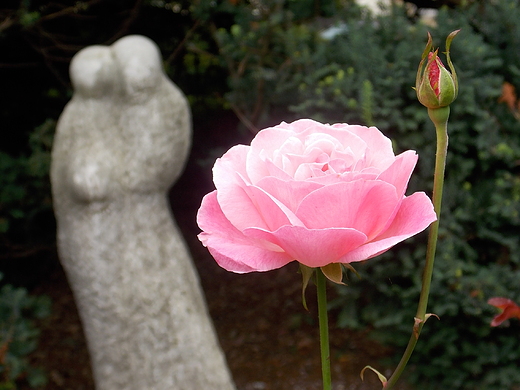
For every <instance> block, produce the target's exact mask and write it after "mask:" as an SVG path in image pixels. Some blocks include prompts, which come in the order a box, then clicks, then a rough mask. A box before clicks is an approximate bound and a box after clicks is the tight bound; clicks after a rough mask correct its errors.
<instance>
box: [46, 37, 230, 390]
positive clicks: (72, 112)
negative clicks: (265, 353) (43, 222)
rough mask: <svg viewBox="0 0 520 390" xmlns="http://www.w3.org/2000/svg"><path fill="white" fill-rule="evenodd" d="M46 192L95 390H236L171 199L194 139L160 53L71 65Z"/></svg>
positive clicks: (133, 48) (120, 47) (109, 55)
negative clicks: (170, 191)
mask: <svg viewBox="0 0 520 390" xmlns="http://www.w3.org/2000/svg"><path fill="white" fill-rule="evenodd" d="M70 72H71V78H72V82H73V86H74V95H73V97H72V100H71V101H70V102H69V103H68V105H67V106H66V107H65V109H64V111H63V113H62V115H61V117H60V119H59V122H58V127H57V132H56V137H55V142H54V147H53V152H52V167H51V180H52V190H53V199H54V208H55V214H56V218H57V224H58V248H59V255H60V259H61V262H62V264H63V266H64V268H65V271H66V273H67V276H68V279H69V282H70V284H71V287H72V289H73V292H74V295H75V299H76V302H77V305H78V309H79V312H80V316H81V318H82V321H83V325H84V329H85V333H86V336H87V341H88V345H89V350H90V355H91V360H92V367H93V371H94V377H95V381H96V388H97V389H98V390H144V389H146V390H153V389H155V390H168V389H179V390H190V389H193V390H201V389H205V390H208V389H215V390H232V389H233V388H234V386H233V384H232V380H231V378H230V374H229V371H228V368H227V366H226V362H225V360H224V357H223V354H222V352H221V350H220V347H219V345H218V342H217V339H216V336H215V332H214V329H213V327H212V324H211V321H210V318H209V315H208V312H207V308H206V304H205V301H204V298H203V295H202V292H201V288H200V284H199V280H198V277H197V275H196V273H195V269H194V266H193V265H192V262H191V259H190V256H189V253H188V251H187V249H186V246H185V244H184V242H183V240H182V238H181V234H180V232H179V230H178V228H177V226H176V225H175V223H174V222H173V220H172V217H171V213H170V210H169V205H168V202H167V198H166V192H167V190H168V188H169V187H170V186H171V185H172V184H173V182H174V181H175V180H176V179H177V177H178V176H179V174H180V172H181V171H182V168H183V165H184V162H185V160H186V157H187V154H188V149H189V146H190V139H191V133H190V131H191V118H190V111H189V107H188V104H187V102H186V99H185V97H184V95H183V94H182V93H181V92H180V91H179V89H178V88H177V87H176V86H175V85H174V84H173V83H172V82H171V81H169V80H168V79H167V77H166V76H165V74H164V72H163V70H162V66H161V59H160V55H159V51H158V49H157V47H156V46H155V44H154V43H153V42H152V41H150V40H149V39H147V38H145V37H142V36H128V37H125V38H122V39H120V40H119V41H117V42H116V43H114V44H113V45H112V46H110V47H106V46H91V47H87V48H85V49H83V50H81V51H80V52H79V53H78V54H76V56H75V57H74V59H73V61H72V63H71V67H70Z"/></svg>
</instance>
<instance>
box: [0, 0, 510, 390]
mask: <svg viewBox="0 0 520 390" xmlns="http://www.w3.org/2000/svg"><path fill="white" fill-rule="evenodd" d="M362 3H365V2H364V1H363V2H362ZM385 4H386V5H385V6H384V8H383V9H382V10H380V11H377V12H373V11H372V9H371V8H366V7H361V6H360V5H359V4H357V3H355V2H354V1H349V0H250V1H246V0H218V1H217V0H215V1H210V0H196V1H163V0H132V1H129V0H126V1H123V0H89V1H72V0H68V1H66V0H55V1H46V0H41V1H38V0H18V1H15V0H2V2H1V4H0V129H1V138H0V273H1V275H2V280H1V281H0V283H1V287H0V389H2V390H3V389H6V390H7V389H72V390H81V389H84V390H91V389H93V388H94V387H93V382H92V376H91V371H90V366H89V362H88V354H87V351H86V346H85V341H84V338H83V333H82V329H81V324H80V322H79V320H78V316H77V312H76V308H75V306H74V301H73V298H72V295H71V292H70V289H69V287H68V284H67V281H66V278H65V276H64V274H63V271H62V269H61V266H60V264H59V261H58V259H57V255H56V244H55V228H56V227H55V222H54V216H53V211H52V199H51V196H50V184H49V176H48V171H49V164H50V150H51V147H52V140H53V134H54V130H55V125H56V121H57V119H58V117H59V115H60V113H61V111H62V110H63V108H64V106H65V104H66V103H67V102H68V100H69V99H70V98H71V95H72V90H71V86H70V80H69V76H68V66H69V62H70V60H71V58H72V56H73V55H74V54H75V53H76V52H78V51H79V50H80V49H82V48H83V47H85V46H88V45H93V44H104V45H110V44H111V43H113V42H114V41H115V40H117V39H118V38H120V37H122V36H124V35H128V34H142V35H145V36H148V37H150V38H151V39H153V40H154V41H155V42H156V43H157V44H158V45H159V47H160V49H161V51H162V55H163V58H164V67H165V69H166V72H167V74H168V75H169V77H170V78H171V79H172V80H173V81H174V82H175V83H176V84H177V85H178V86H179V87H180V88H181V89H182V90H183V91H184V93H185V94H186V95H187V97H188V99H189V101H190V104H191V108H192V112H193V126H194V143H193V148H192V153H191V156H190V160H189V161H188V164H187V166H186V170H185V173H184V175H183V176H182V177H181V179H180V180H179V181H178V182H177V184H176V185H175V186H174V187H173V188H172V190H171V191H170V199H171V204H172V210H173V212H174V214H175V218H176V220H177V222H178V224H179V226H180V227H181V230H182V231H183V234H184V236H185V239H186V241H187V243H188V245H189V247H190V249H191V251H192V255H193V258H194V261H195V264H196V266H197V269H198V271H199V274H200V277H201V283H202V286H203V288H204V291H205V293H206V296H207V300H208V306H209V309H210V313H211V315H212V318H213V320H214V323H215V327H216V329H217V332H218V335H219V338H220V341H221V343H222V347H223V349H224V351H225V353H226V357H227V359H228V362H229V365H230V368H231V370H232V373H233V376H234V378H235V380H236V383H237V388H238V390H248V389H264V390H265V389H273V390H276V389H302V390H307V389H319V388H320V379H319V378H320V369H319V361H318V358H319V355H318V344H317V338H318V337H317V321H316V314H315V310H314V309H315V305H314V301H313V297H312V295H313V294H312V291H313V289H312V288H311V289H309V291H308V292H307V295H308V300H309V309H310V310H309V312H307V311H305V310H304V309H303V307H302V302H301V290H300V289H301V280H300V275H298V274H297V267H296V266H295V265H294V264H293V265H290V266H288V267H285V268H284V269H281V270H277V271H272V272H270V273H269V275H266V274H251V275H234V274H230V273H227V272H225V271H223V270H221V269H219V268H218V267H217V266H216V265H215V264H214V261H213V260H212V259H211V257H210V256H209V255H208V253H207V251H206V250H205V249H204V248H203V247H202V246H201V245H200V243H199V242H198V240H197V239H196V234H198V232H199V230H198V228H197V226H196V223H195V215H196V212H197V209H198V207H199V205H200V200H201V198H202V196H203V195H204V194H206V193H207V192H209V191H211V190H212V188H213V187H212V182H211V167H212V165H213V163H214V161H215V158H217V157H219V156H220V155H222V153H223V152H224V151H225V150H227V149H228V148H229V147H231V146H232V145H234V144H237V143H248V142H249V141H250V140H251V139H252V137H253V136H254V134H255V133H256V132H257V131H258V130H259V129H261V128H264V127H267V126H270V125H275V124H278V123H280V122H281V121H292V120H294V119H297V118H302V117H310V118H313V119H316V120H320V121H323V122H329V123H333V122H346V123H351V124H365V125H375V126H377V127H378V128H379V129H380V130H381V131H382V132H383V133H385V134H386V135H387V136H388V137H390V138H391V139H392V140H393V142H394V148H395V151H396V153H398V152H401V151H404V150H407V149H413V150H416V151H417V152H418V154H419V156H420V159H419V164H418V167H417V169H416V172H415V174H414V176H413V178H412V181H411V185H410V189H409V191H410V192H412V191H417V190H423V191H426V192H427V193H429V192H430V190H431V186H432V172H433V161H434V153H435V131H434V128H433V125H432V124H431V123H430V121H429V119H428V117H427V112H426V109H424V108H423V107H422V106H421V105H420V104H419V103H418V102H417V100H416V97H415V92H414V90H413V89H412V86H413V85H414V84H415V75H416V72H417V66H418V63H419V61H420V56H421V54H422V51H423V49H424V46H425V44H426V39H427V31H429V32H430V33H431V34H432V36H433V39H434V45H435V46H440V48H441V50H440V51H442V50H444V39H445V38H446V36H447V35H448V34H449V33H450V32H451V31H453V30H456V29H462V31H461V33H460V34H459V35H458V36H457V37H456V38H455V40H454V42H453V45H452V47H451V53H452V59H453V62H454V64H455V67H456V69H457V73H458V76H459V80H460V91H459V98H458V99H457V100H456V101H455V103H454V104H452V114H451V118H450V125H449V136H450V151H449V157H448V163H447V170H446V171H447V177H446V184H445V197H444V203H443V212H442V219H441V228H440V229H441V231H440V242H439V247H438V250H437V253H438V255H437V260H436V268H435V274H434V280H433V285H432V295H431V300H430V309H429V311H430V312H432V313H435V314H437V315H438V316H439V317H440V318H441V320H440V321H437V320H433V319H432V320H430V321H429V322H428V323H427V325H426V326H425V328H424V331H423V333H422V335H421V339H420V341H419V344H418V347H417V350H416V352H415V354H414V356H413V357H412V360H411V362H410V366H409V368H408V369H407V371H406V375H405V376H404V382H405V383H406V385H403V388H407V389H422V390H423V389H424V390H428V389H440V388H442V389H444V390H455V389H461V390H473V389H479V390H495V389H496V390H515V389H516V390H518V389H520V367H519V362H520V323H519V321H516V320H512V321H508V322H506V323H504V324H503V325H502V326H500V327H498V328H491V327H490V322H491V319H492V318H493V316H494V315H495V314H496V311H495V310H494V308H492V307H491V306H489V305H488V304H487V303H486V302H487V300H488V299H489V298H491V297H494V296H503V297H506V298H510V299H513V300H516V301H517V302H518V301H519V300H520V269H519V266H520V176H519V173H520V102H519V100H518V97H517V93H516V91H517V90H518V89H519V88H520V24H519V23H518V21H519V20H520V2H519V1H518V0H473V1H471V0H466V1H464V0H458V1H457V0H451V1H449V0H446V1H440V0H439V1H435V0H430V1H428V0H416V1H398V2H393V3H392V2H391V1H387V2H385ZM425 243H426V237H425V235H424V234H421V235H419V236H417V237H414V238H413V239H410V240H407V241H406V242H404V243H402V244H400V245H398V246H396V247H395V248H394V249H393V250H392V251H390V252H388V253H386V254H384V255H382V256H380V257H378V258H376V259H372V260H370V261H368V262H365V263H361V264H358V265H356V270H357V271H358V272H359V275H360V277H359V278H358V277H356V276H354V275H352V276H351V277H350V279H349V281H348V286H341V287H333V286H331V287H330V290H331V291H330V294H331V296H332V301H331V304H330V317H331V326H332V327H333V330H332V336H331V337H332V340H331V341H332V347H333V356H332V358H333V369H334V374H333V375H334V376H333V378H334V380H335V381H336V382H337V389H338V390H339V389H365V388H367V389H368V388H379V386H380V385H378V384H377V381H371V379H369V380H368V381H367V382H365V383H363V382H361V380H360V379H359V371H360V369H361V368H362V367H363V366H365V365H367V364H370V365H372V366H375V367H378V368H380V370H381V371H383V372H385V369H391V368H392V367H394V365H395V363H396V359H398V358H399V357H400V353H401V351H402V350H403V347H404V345H405V344H406V342H407V340H408V338H409V335H410V332H411V328H412V325H413V316H414V314H415V310H416V305H417V301H418V295H419V291H420V283H421V269H422V264H423V261H424V254H425ZM367 376H369V375H368V374H367ZM372 379H373V378H372ZM347 383H350V384H349V385H347Z"/></svg>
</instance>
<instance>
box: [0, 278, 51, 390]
mask: <svg viewBox="0 0 520 390" xmlns="http://www.w3.org/2000/svg"><path fill="white" fill-rule="evenodd" d="M0 278H1V275H0ZM49 313H50V300H49V298H48V297H45V296H36V297H35V296H29V295H28V294H27V290H25V289H24V288H15V287H13V286H11V285H9V284H6V285H4V286H2V287H1V288H0V363H1V364H0V389H5V390H7V389H16V382H17V381H20V380H25V381H26V382H27V383H28V384H29V385H30V386H31V387H38V386H42V385H45V383H46V381H47V378H46V376H45V373H44V372H43V371H42V370H41V369H39V368H36V367H33V366H31V365H30V364H29V361H28V358H27V356H28V355H29V354H30V353H31V352H33V351H34V350H35V349H36V347H37V344H38V336H39V331H38V330H37V328H36V327H35V326H34V323H33V320H34V319H36V318H44V317H46V316H48V315H49Z"/></svg>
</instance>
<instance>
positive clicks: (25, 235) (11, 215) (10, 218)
mask: <svg viewBox="0 0 520 390" xmlns="http://www.w3.org/2000/svg"><path fill="white" fill-rule="evenodd" d="M54 127H55V122H54V121H53V120H50V119H49V120H47V121H46V122H45V123H43V124H42V125H40V126H38V127H37V128H36V129H35V130H34V131H33V132H32V133H31V134H30V136H29V150H30V152H29V155H28V156H20V157H12V156H11V155H9V154H8V153H5V152H2V151H0V235H1V234H5V233H9V237H10V238H11V239H12V240H13V241H15V242H17V243H18V244H23V243H26V242H32V243H35V242H42V241H44V240H45V239H46V238H48V237H53V232H52V229H53V226H52V223H50V225H51V232H49V231H48V227H49V222H42V218H41V217H42V216H43V215H45V216H46V217H45V218H47V219H48V216H47V215H48V214H49V213H51V212H52V211H51V199H50V184H49V167H50V150H51V146H52V139H53V134H54ZM45 218H43V219H45Z"/></svg>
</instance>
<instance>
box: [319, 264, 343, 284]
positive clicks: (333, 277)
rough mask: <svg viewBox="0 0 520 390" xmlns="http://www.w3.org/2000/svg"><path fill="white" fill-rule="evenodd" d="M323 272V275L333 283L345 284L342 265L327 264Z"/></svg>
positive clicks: (322, 269)
mask: <svg viewBox="0 0 520 390" xmlns="http://www.w3.org/2000/svg"><path fill="white" fill-rule="evenodd" d="M321 271H322V272H323V275H325V276H326V278H327V279H329V280H330V281H331V282H333V283H336V284H344V283H343V282H342V280H343V268H342V267H341V264H340V263H331V264H327V265H326V266H324V267H321Z"/></svg>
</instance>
